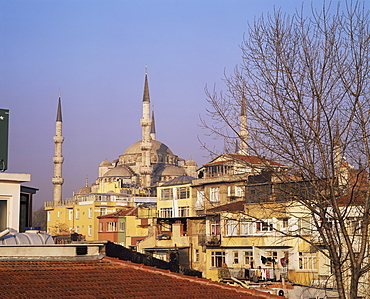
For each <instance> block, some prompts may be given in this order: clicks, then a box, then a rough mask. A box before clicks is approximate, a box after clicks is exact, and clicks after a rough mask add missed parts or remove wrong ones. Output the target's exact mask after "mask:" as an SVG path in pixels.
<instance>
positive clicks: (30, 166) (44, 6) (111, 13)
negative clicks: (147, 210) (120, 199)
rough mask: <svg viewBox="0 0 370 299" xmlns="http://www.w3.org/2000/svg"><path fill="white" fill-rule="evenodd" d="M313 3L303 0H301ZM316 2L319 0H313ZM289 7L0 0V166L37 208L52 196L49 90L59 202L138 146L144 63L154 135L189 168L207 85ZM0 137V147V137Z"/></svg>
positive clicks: (185, 0)
mask: <svg viewBox="0 0 370 299" xmlns="http://www.w3.org/2000/svg"><path fill="white" fill-rule="evenodd" d="M310 3H311V2H310ZM313 3H315V4H314V5H316V4H318V5H320V3H321V1H314V2H313ZM301 4H302V3H301V2H300V1H293V0H284V1H280V0H274V1H270V0H262V1H256V0H227V1H226V0H223V1H219V0H171V1H170V0H157V1H154V0H140V1H139V0H131V1H129V0H105V1H103V0H101V1H96V0H84V1H83V0H78V1H76V0H64V1H59V0H54V1H38V0H34V1H28V0H27V1H19V0H3V1H0V108H2V109H9V110H10V115H9V156H8V170H7V172H12V173H30V174H31V181H30V182H27V183H24V185H26V186H29V187H34V188H38V189H39V191H38V192H37V193H36V195H35V197H34V209H37V208H40V207H42V206H43V202H45V201H52V200H53V185H52V183H51V179H52V177H53V162H52V157H53V156H54V148H55V144H54V142H53V136H54V135H55V120H56V113H57V102H58V93H59V91H60V93H61V99H62V114H63V136H64V137H65V141H64V143H63V156H64V159H65V160H64V163H63V177H64V185H63V199H67V198H72V197H73V192H76V191H77V190H78V189H79V188H81V187H83V186H84V185H85V179H86V176H87V177H88V180H89V184H92V183H93V182H94V181H95V180H96V178H97V176H98V166H99V164H100V163H101V162H102V161H103V160H105V159H108V160H110V161H112V160H114V159H117V158H118V156H119V155H121V154H123V152H124V151H125V149H126V148H127V147H129V146H130V145H131V144H133V143H135V142H137V141H139V140H140V139H141V127H140V118H141V117H142V105H141V102H142V97H143V87H144V77H145V71H146V66H147V71H148V79H149V89H150V98H151V104H152V105H154V110H155V126H156V133H157V140H159V141H161V142H163V143H165V144H166V145H167V146H169V148H170V149H171V150H172V151H173V152H174V154H176V155H178V156H179V157H181V158H184V159H186V160H188V159H190V158H192V159H194V160H195V161H196V162H197V163H198V166H200V165H202V164H204V163H206V162H207V161H209V159H210V157H209V154H208V152H207V151H205V150H202V148H201V144H200V141H199V140H202V141H203V142H206V143H207V144H210V145H212V146H215V147H216V149H218V150H219V151H220V152H221V151H222V142H220V141H213V140H209V137H208V136H207V131H205V130H204V129H202V128H201V126H200V125H201V121H200V118H201V117H206V109H207V108H208V106H207V101H206V95H205V87H206V86H208V87H210V88H211V89H212V88H213V86H216V88H217V89H218V90H222V88H223V87H224V86H223V81H222V78H223V77H224V74H225V73H226V74H231V73H232V71H233V69H234V67H235V66H236V65H238V64H240V63H241V60H242V55H241V50H240V45H241V43H242V41H243V36H244V35H245V34H247V32H248V23H253V21H254V19H255V18H259V17H260V16H261V15H262V14H264V15H266V13H268V12H272V11H273V9H274V7H276V8H281V9H282V11H284V12H287V13H288V14H291V13H293V12H294V9H295V8H300V7H301ZM0 142H1V141H0Z"/></svg>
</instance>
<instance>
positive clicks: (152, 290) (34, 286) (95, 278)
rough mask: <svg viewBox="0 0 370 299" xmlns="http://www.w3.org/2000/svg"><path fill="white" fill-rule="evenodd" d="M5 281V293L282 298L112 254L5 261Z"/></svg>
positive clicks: (1, 270) (0, 269)
mask: <svg viewBox="0 0 370 299" xmlns="http://www.w3.org/2000/svg"><path fill="white" fill-rule="evenodd" d="M0 281H1V284H0V298H146V299H150V298H210V299H211V298H212V299H213V298H248V299H261V298H276V299H278V298H282V297H278V296H276V295H270V294H267V293H263V292H258V291H254V290H249V289H242V288H240V287H233V286H228V285H226V284H221V283H216V282H212V281H210V280H207V279H200V278H194V277H189V276H185V275H181V274H176V273H172V272H169V271H166V270H159V269H156V268H152V267H146V266H143V265H138V264H133V263H131V262H127V261H120V260H117V259H113V258H107V257H106V258H104V259H103V260H95V261H0Z"/></svg>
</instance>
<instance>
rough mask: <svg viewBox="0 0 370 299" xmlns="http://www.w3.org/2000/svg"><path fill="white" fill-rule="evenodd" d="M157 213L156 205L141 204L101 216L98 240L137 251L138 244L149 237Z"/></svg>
mask: <svg viewBox="0 0 370 299" xmlns="http://www.w3.org/2000/svg"><path fill="white" fill-rule="evenodd" d="M155 213H156V208H155V204H141V205H139V206H138V207H133V208H127V209H123V210H119V211H117V212H115V213H111V214H107V215H105V216H99V217H98V219H99V233H98V239H99V240H102V241H106V240H107V241H111V242H114V243H118V244H120V245H122V246H125V247H127V248H130V249H132V250H136V248H137V243H138V242H140V241H141V240H143V239H145V238H146V237H147V236H148V227H149V226H151V225H152V223H153V219H154V216H155Z"/></svg>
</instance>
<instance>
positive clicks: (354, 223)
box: [347, 218, 361, 236]
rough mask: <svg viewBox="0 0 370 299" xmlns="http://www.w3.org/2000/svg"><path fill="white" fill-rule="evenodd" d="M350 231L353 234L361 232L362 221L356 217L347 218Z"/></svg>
mask: <svg viewBox="0 0 370 299" xmlns="http://www.w3.org/2000/svg"><path fill="white" fill-rule="evenodd" d="M347 227H348V233H349V234H351V235H355V236H356V235H359V234H361V221H360V220H359V219H356V218H348V220H347Z"/></svg>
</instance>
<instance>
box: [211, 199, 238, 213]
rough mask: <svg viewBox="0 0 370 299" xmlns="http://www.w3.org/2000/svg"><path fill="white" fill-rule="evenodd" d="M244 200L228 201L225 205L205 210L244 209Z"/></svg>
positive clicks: (227, 210) (228, 210) (229, 210)
mask: <svg viewBox="0 0 370 299" xmlns="http://www.w3.org/2000/svg"><path fill="white" fill-rule="evenodd" d="M244 204H245V200H241V201H236V202H232V203H228V204H226V205H222V206H218V207H214V208H211V209H208V210H207V212H237V211H244Z"/></svg>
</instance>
